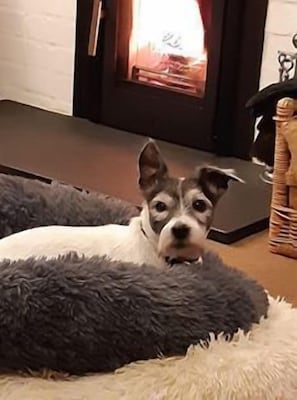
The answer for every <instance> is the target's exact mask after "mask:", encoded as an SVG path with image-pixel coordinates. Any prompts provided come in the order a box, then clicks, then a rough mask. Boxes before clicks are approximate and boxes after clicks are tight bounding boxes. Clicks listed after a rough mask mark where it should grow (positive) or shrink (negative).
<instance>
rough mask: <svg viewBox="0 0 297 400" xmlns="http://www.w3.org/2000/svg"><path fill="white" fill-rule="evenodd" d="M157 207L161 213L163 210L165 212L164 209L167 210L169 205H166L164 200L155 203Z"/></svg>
mask: <svg viewBox="0 0 297 400" xmlns="http://www.w3.org/2000/svg"><path fill="white" fill-rule="evenodd" d="M155 209H156V211H158V212H159V213H161V212H164V211H166V210H167V206H166V204H165V203H163V201H158V202H157V203H156V204H155Z"/></svg>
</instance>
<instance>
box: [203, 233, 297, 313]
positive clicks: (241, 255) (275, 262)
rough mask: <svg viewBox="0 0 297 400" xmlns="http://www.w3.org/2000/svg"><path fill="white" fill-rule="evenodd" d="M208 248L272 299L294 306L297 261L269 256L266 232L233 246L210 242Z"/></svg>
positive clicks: (296, 292) (296, 294) (296, 286)
mask: <svg viewBox="0 0 297 400" xmlns="http://www.w3.org/2000/svg"><path fill="white" fill-rule="evenodd" d="M209 247H210V248H212V249H213V250H215V251H216V252H217V253H218V254H220V256H221V257H222V258H223V260H224V261H225V262H226V263H227V264H228V265H230V266H234V267H236V268H238V269H240V270H241V271H244V272H245V273H246V274H247V275H249V276H251V277H253V278H255V279H257V280H258V281H259V282H260V283H261V284H262V285H263V286H264V287H265V288H266V289H267V290H268V291H269V292H270V293H271V295H273V296H281V297H285V298H286V299H287V301H289V302H291V303H293V304H294V305H295V306H297V260H294V259H290V258H287V257H284V256H279V255H275V254H272V253H270V252H269V250H268V232H267V231H266V232H262V233H260V234H256V235H254V236H251V237H249V238H247V239H244V240H242V241H239V242H237V243H234V244H232V245H224V244H221V243H217V242H211V241H210V242H209Z"/></svg>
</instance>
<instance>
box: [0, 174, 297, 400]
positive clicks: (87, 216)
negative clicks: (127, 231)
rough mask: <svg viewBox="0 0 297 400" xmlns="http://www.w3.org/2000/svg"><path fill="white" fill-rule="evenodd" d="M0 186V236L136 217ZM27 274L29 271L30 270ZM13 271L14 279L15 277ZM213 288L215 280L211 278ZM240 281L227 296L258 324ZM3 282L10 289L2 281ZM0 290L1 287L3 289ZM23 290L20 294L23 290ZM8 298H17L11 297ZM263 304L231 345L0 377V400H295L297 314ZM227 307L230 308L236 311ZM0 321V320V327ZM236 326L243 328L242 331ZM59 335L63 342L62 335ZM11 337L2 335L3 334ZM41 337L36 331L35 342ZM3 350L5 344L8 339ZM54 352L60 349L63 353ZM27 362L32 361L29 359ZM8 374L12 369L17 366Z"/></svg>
mask: <svg viewBox="0 0 297 400" xmlns="http://www.w3.org/2000/svg"><path fill="white" fill-rule="evenodd" d="M0 185H1V189H2V190H1V193H0V236H5V235H8V234H10V233H13V232H16V231H19V230H22V229H25V228H28V227H33V226H40V225H49V224H66V225H67V224H68V225H84V224H85V225H95V224H102V223H109V222H117V223H127V221H128V220H129V218H130V217H131V216H132V215H136V214H137V213H138V210H137V209H136V208H135V207H132V206H130V205H128V204H127V203H123V202H121V201H119V200H115V199H111V198H108V197H106V196H102V195H97V194H92V193H81V192H78V191H77V190H75V189H72V188H69V187H66V186H63V185H59V184H54V185H47V184H41V183H40V182H37V181H29V180H26V179H23V178H17V177H9V176H0ZM103 209H104V212H103V211H102V210H103ZM99 210H100V212H99ZM211 257H213V256H212V255H211ZM219 264H220V263H219ZM212 265H215V263H213V264H212ZM220 265H221V266H222V270H223V271H224V273H225V271H226V273H227V271H228V274H231V275H232V277H239V275H238V273H236V272H235V271H234V270H232V269H229V268H227V267H225V266H223V265H222V264H220ZM5 267H6V268H7V269H9V265H8V264H5V265H2V268H3V270H4V269H5ZM10 267H11V266H10ZM26 267H28V265H27V266H26V265H23V268H25V269H26ZM20 268H22V266H20ZM30 268H31V267H30ZM30 268H29V269H30ZM148 268H149V267H148ZM185 268H186V267H185ZM0 269H1V268H0ZM33 270H34V269H33ZM30 271H31V272H32V268H31V269H30ZM34 271H35V270H34ZM175 271H178V269H177V270H175ZM187 271H189V270H187ZM15 272H16V275H18V273H17V271H15ZM23 272H24V271H23ZM176 273H177V272H176ZM187 273H189V272H187ZM224 273H223V275H224ZM213 281H215V280H213V277H212V282H213ZM246 281H249V282H251V287H250V288H248V287H246V286H245V284H243V286H241V288H240V290H241V292H240V290H239V291H236V281H233V282H234V285H233V287H232V288H231V287H230V290H231V293H232V290H234V293H235V292H236V293H237V294H239V293H242V294H244V296H245V297H244V298H245V300H247V301H248V302H249V304H250V306H249V307H251V310H253V312H252V314H253V317H251V318H250V322H252V321H257V315H258V318H259V316H260V315H261V314H263V313H264V312H265V311H264V310H265V309H263V308H261V307H260V309H259V308H258V307H259V304H262V305H263V292H262V291H260V292H259V293H262V294H261V296H260V299H262V303H261V301H260V303H259V297H258V296H255V293H257V291H255V290H254V289H255V287H257V285H255V284H254V283H253V282H252V281H250V280H245V278H243V277H241V278H238V281H237V283H239V282H241V283H242V282H246ZM7 282H8V287H9V285H10V282H9V279H8V281H7ZM4 286H5V285H4ZM4 286H3V284H2V288H4ZM222 286H224V285H222ZM239 286H240V285H239ZM24 287H25V289H26V285H25V286H24ZM217 289H219V285H218V287H217ZM242 290H243V291H242ZM1 291H2V296H4V297H2V300H3V302H4V303H5V301H6V300H7V299H5V295H7V293H5V290H4V292H3V290H1ZM12 292H13V290H12ZM14 294H17V295H18V294H19V292H18V290H16V291H15V293H14ZM10 296H12V297H10ZM8 298H9V299H10V302H9V307H12V309H14V310H16V309H15V308H14V306H13V295H12V293H10V295H9V297H8ZM269 301H270V306H269V309H268V317H267V318H264V317H263V318H262V319H261V321H260V323H256V324H254V325H253V326H252V328H251V330H250V332H249V333H248V334H245V333H244V332H243V331H242V330H240V331H239V332H237V333H235V335H234V336H233V339H232V340H231V341H226V339H225V337H224V336H223V335H221V336H220V337H219V338H215V337H214V336H211V338H210V339H211V340H210V342H209V344H208V346H205V347H203V346H200V345H191V346H189V348H188V350H187V353H186V355H183V356H174V357H170V358H168V357H167V358H163V357H162V358H160V359H153V360H147V361H138V362H135V363H131V364H129V365H126V366H125V367H123V368H121V369H118V370H116V372H114V373H105V374H93V375H88V376H84V377H75V376H69V377H66V376H60V377H57V375H56V374H54V375H53V376H54V378H55V379H51V378H50V376H51V373H50V371H48V372H45V377H46V379H42V378H40V377H36V376H35V377H28V376H23V375H21V374H19V375H12V374H7V375H4V374H3V375H0V400H2V399H3V400H4V399H5V400H29V399H30V400H37V399H38V400H62V399H63V400H93V399H94V400H95V399H96V400H97V399H103V400H105V399H106V400H109V399H110V400H112V399H127V400H128V399H135V400H142V399H143V400H144V399H147V400H157V399H159V400H165V399H166V400H167V399H168V400H169V399H170V400H175V399H189V400H192V399H193V400H194V399H197V400H200V399H201V400H202V399H203V400H221V399H222V400H227V399H234V400H237V399H238V400H248V399H249V400H252V399H253V400H257V399H259V400H260V399H261V400H265V399H267V400H270V399H271V400H280V399H282V400H286V399H287V400H291V399H292V400H293V399H294V400H295V399H296V398H297V312H296V310H295V309H293V308H292V307H291V306H290V305H289V304H287V303H286V302H284V301H281V300H275V299H272V298H269ZM231 303H232V302H231ZM231 303H230V304H231ZM235 303H236V302H235ZM32 304H34V303H32ZM238 304H241V302H240V301H239V303H238ZM233 306H235V308H236V304H235V305H233ZM242 310H244V311H246V309H242ZM2 312H4V313H5V315H6V316H7V315H8V311H7V309H5V306H3V308H2V311H1V314H2ZM257 312H258V314H257ZM12 315H13V314H12ZM218 316H219V314H218ZM220 318H221V317H219V318H218V319H219V320H220ZM237 318H238V320H239V321H241V320H242V318H243V316H242V315H240V313H237ZM3 321H4V320H3V319H2V316H1V320H0V322H1V323H0V326H1V324H2V323H3ZM5 321H6V319H5ZM28 321H30V318H29V319H28ZM12 322H13V324H12V325H11V327H10V328H12V326H14V324H16V326H18V325H17V324H18V323H20V322H19V321H18V322H17V320H16V318H15V317H12ZM31 322H32V320H31ZM41 322H42V321H41ZM214 322H216V321H214ZM40 326H42V323H41V324H40ZM238 326H239V327H243V328H244V329H246V326H245V325H244V324H243V325H242V326H241V325H240V324H239V325H238ZM29 327H30V324H29V325H28V327H27V331H26V332H27V334H28V335H29ZM189 329H190V328H189ZM223 331H224V330H223ZM64 332H65V335H66V331H65V329H64ZM10 333H11V331H9V330H8V331H7V335H10ZM231 333H232V331H231ZM37 335H38V333H37V332H36V331H32V335H31V342H32V339H34V338H37ZM42 335H43V332H41V335H40V336H41V337H42ZM66 336H67V335H66ZM3 339H5V338H4V335H3V336H2V338H1V340H0V346H1V345H2V349H1V352H2V354H1V365H2V366H3V367H4V366H5V357H6V356H7V354H8V353H7V352H5V340H4V341H3ZM47 339H48V338H47ZM38 340H39V343H40V342H42V338H39V339H38ZM38 340H37V342H38ZM21 342H22V336H21V334H20V336H19V340H17V339H16V338H15V342H14V345H16V349H15V350H16V351H15V352H14V351H13V350H14V349H13V347H10V348H9V347H8V348H7V349H9V350H10V351H11V352H10V353H9V354H10V355H11V354H12V355H13V354H16V353H17V352H18V347H17V346H20V347H21V348H22V347H24V344H23V343H21ZM6 343H9V340H8V342H6ZM11 344H12V343H11V342H10V345H11ZM63 344H65V343H63ZM28 348H29V347H28V346H27V347H26V349H28ZM60 349H61V350H63V348H62V347H61V348H60ZM29 353H30V352H29ZM33 353H34V352H33ZM31 354H32V353H31ZM33 355H34V356H36V353H35V354H33ZM27 356H28V354H25V357H27ZM73 362H75V359H73ZM6 365H8V366H10V367H11V366H12V365H9V364H6ZM33 366H34V365H33ZM13 367H14V368H15V369H17V364H14V365H13ZM20 367H22V365H20ZM78 370H79V369H78Z"/></svg>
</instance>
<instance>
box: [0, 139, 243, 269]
mask: <svg viewBox="0 0 297 400" xmlns="http://www.w3.org/2000/svg"><path fill="white" fill-rule="evenodd" d="M229 180H238V181H240V179H239V178H238V177H236V176H235V175H234V174H233V172H232V171H230V170H220V169H218V168H216V167H209V166H206V167H201V168H198V169H197V170H196V171H195V172H194V174H193V175H192V176H191V177H189V178H172V177H170V176H169V175H168V168H167V166H166V164H165V162H164V160H163V159H162V157H161V154H160V152H159V149H158V147H157V146H156V144H155V142H154V141H152V140H150V141H149V142H148V143H147V144H146V145H145V146H144V148H143V150H142V151H141V154H140V157H139V187H140V189H141V191H142V194H143V196H144V199H145V203H144V207H143V211H142V213H141V215H140V216H139V217H135V218H133V219H132V220H131V222H130V224H129V225H128V226H122V225H105V226H100V227H72V226H48V227H38V228H33V229H29V230H26V231H23V232H19V233H16V234H14V235H11V236H8V237H7V238H4V239H2V240H1V241H0V260H1V259H2V260H3V259H11V260H17V259H26V258H29V257H37V258H39V257H46V258H56V257H58V256H59V255H65V254H67V253H69V252H76V253H77V254H79V255H85V256H87V257H91V256H94V255H100V256H103V255H105V256H106V257H108V258H109V259H111V260H118V261H126V262H133V263H136V264H140V265H141V264H143V263H148V264H152V265H154V266H156V267H160V268H162V267H164V266H165V265H166V264H167V262H168V261H170V260H179V261H191V262H192V261H197V260H198V259H199V258H200V257H201V255H202V254H203V249H204V239H205V238H206V236H207V233H208V231H209V229H210V225H211V222H212V218H213V211H214V207H215V205H216V203H217V201H218V200H219V198H220V197H221V195H222V194H223V193H224V192H225V190H226V189H227V187H228V182H229Z"/></svg>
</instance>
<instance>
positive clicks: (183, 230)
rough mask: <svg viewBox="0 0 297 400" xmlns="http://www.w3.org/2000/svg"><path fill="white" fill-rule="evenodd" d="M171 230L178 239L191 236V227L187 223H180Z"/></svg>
mask: <svg viewBox="0 0 297 400" xmlns="http://www.w3.org/2000/svg"><path fill="white" fill-rule="evenodd" d="M171 231H172V234H173V236H174V237H175V238H176V239H178V240H184V239H186V238H187V237H188V236H189V233H190V228H189V227H188V226H187V225H185V224H178V225H174V226H173V227H172V229H171Z"/></svg>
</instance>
